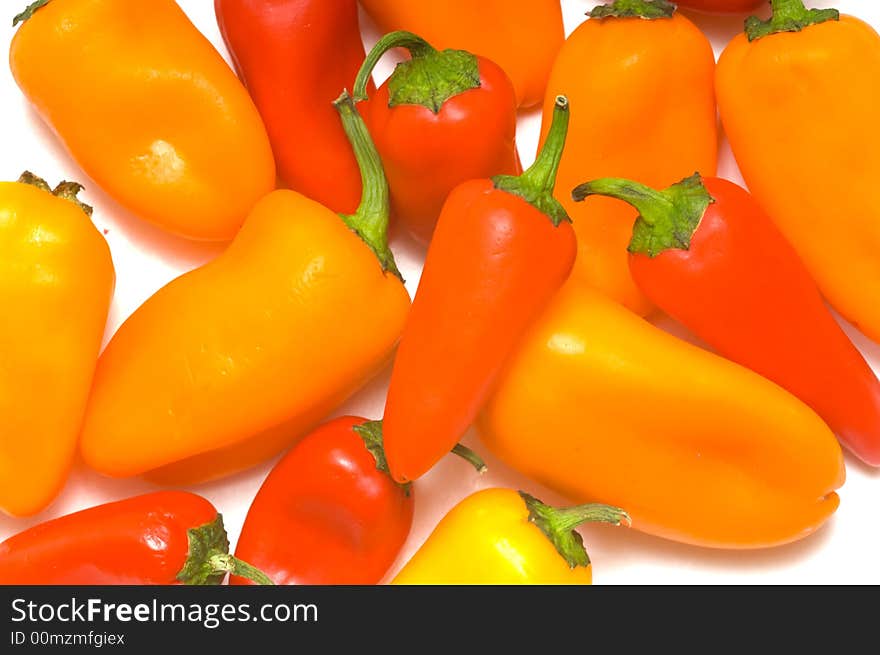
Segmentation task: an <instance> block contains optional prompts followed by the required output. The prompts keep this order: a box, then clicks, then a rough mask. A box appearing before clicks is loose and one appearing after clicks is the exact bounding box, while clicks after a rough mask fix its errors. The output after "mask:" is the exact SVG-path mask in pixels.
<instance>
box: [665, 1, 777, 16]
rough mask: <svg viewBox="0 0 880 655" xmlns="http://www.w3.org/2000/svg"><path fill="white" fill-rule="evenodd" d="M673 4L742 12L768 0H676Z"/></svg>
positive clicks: (720, 11)
mask: <svg viewBox="0 0 880 655" xmlns="http://www.w3.org/2000/svg"><path fill="white" fill-rule="evenodd" d="M675 4H677V5H680V6H682V7H690V8H691V9H699V10H700V11H711V12H719V13H724V14H729V13H743V12H746V11H751V10H752V9H757V8H758V7H760V6H762V5H766V4H768V0H676V1H675Z"/></svg>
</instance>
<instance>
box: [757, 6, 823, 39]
mask: <svg viewBox="0 0 880 655" xmlns="http://www.w3.org/2000/svg"><path fill="white" fill-rule="evenodd" d="M770 4H771V5H772V6H773V14H772V15H771V16H770V18H768V19H767V20H761V19H760V18H758V17H757V16H750V17H749V18H748V19H746V36H748V38H749V41H755V40H757V39H761V38H763V37H765V36H770V35H771V34H776V33H777V32H800V31H801V30H803V29H804V28H806V27H809V26H810V25H818V24H819V23H824V22H826V21H837V20H840V12H839V11H838V10H837V9H807V8H806V6H804V2H803V0H770Z"/></svg>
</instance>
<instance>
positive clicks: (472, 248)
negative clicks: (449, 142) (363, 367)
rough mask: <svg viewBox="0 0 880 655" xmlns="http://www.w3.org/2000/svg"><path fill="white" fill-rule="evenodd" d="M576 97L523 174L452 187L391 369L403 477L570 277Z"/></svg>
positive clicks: (465, 411)
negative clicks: (566, 162)
mask: <svg viewBox="0 0 880 655" xmlns="http://www.w3.org/2000/svg"><path fill="white" fill-rule="evenodd" d="M568 111H569V109H568V101H567V100H566V99H565V98H564V97H563V96H560V97H559V99H558V100H557V110H556V120H555V123H554V130H553V134H552V135H551V137H550V138H548V139H547V145H546V147H545V148H544V150H543V151H542V152H541V154H540V155H539V156H538V158H537V160H536V161H535V164H534V165H533V166H532V167H531V168H530V169H529V170H528V171H526V172H525V173H524V174H523V175H522V176H521V177H518V178H515V177H504V176H502V177H496V178H494V179H493V180H472V181H469V182H465V183H464V184H462V185H460V186H458V187H456V189H455V190H454V191H453V192H452V193H451V194H450V195H449V198H448V199H447V201H446V204H445V205H444V206H443V212H442V214H441V215H440V220H439V221H438V222H437V231H436V232H435V234H434V239H433V241H432V242H431V246H430V247H429V249H428V255H427V258H426V260H425V266H424V270H423V271H422V277H421V280H420V281H419V288H418V290H417V292H416V297H415V300H414V302H413V308H412V312H411V313H410V315H409V317H408V319H407V322H406V327H405V328H404V333H403V337H402V339H401V344H400V348H399V350H398V353H397V356H396V358H395V361H394V368H393V369H392V372H391V382H390V386H389V389H388V398H387V401H386V404H385V418H384V425H385V452H386V455H387V458H388V466H389V468H390V470H391V475H392V477H394V479H395V480H397V481H398V482H407V481H409V480H415V479H416V478H418V477H419V476H421V475H423V474H424V473H425V472H427V471H428V470H429V469H430V468H431V467H432V466H433V465H434V464H435V463H436V462H437V460H439V459H440V458H441V457H442V456H443V455H444V454H445V453H446V452H448V451H449V449H450V448H451V447H452V446H453V445H454V444H455V443H456V442H457V441H458V440H459V439H460V438H461V435H462V434H464V432H465V431H466V430H467V429H468V427H469V426H470V425H471V423H472V422H473V420H474V418H475V417H476V415H477V413H478V412H479V410H480V407H481V406H482V404H483V402H484V401H485V400H486V398H487V397H488V395H489V393H490V391H491V388H492V384H493V382H494V380H495V378H496V377H497V376H498V373H499V372H500V370H501V367H502V366H503V365H504V361H505V360H506V358H507V357H508V355H509V354H510V353H511V351H512V350H513V348H514V346H515V345H516V343H517V341H518V340H519V338H520V337H521V336H522V334H523V333H524V332H525V331H526V329H527V328H528V326H529V324H530V323H531V322H532V320H534V319H535V318H536V317H537V316H538V315H539V314H540V312H541V310H542V309H543V308H544V306H545V305H546V304H547V303H548V302H549V301H550V298H551V297H552V296H553V294H554V293H555V291H556V290H557V289H558V288H559V287H560V286H562V283H563V282H564V281H565V279H566V277H567V276H568V274H569V272H570V271H571V267H572V264H573V263H574V258H575V253H576V249H577V246H576V244H575V238H574V231H573V230H572V228H571V225H570V224H569V222H568V217H567V216H566V215H565V212H564V211H563V210H562V208H561V207H560V206H559V204H558V203H557V202H556V201H555V200H553V197H552V195H551V194H552V192H553V183H554V179H555V176H556V166H557V165H558V163H559V157H560V154H561V152H562V149H563V146H564V144H565V135H566V129H567V124H568Z"/></svg>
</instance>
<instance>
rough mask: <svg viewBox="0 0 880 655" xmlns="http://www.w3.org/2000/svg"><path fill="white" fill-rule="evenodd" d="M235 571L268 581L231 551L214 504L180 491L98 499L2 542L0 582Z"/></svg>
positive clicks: (156, 580) (193, 578)
mask: <svg viewBox="0 0 880 655" xmlns="http://www.w3.org/2000/svg"><path fill="white" fill-rule="evenodd" d="M233 571H234V572H235V573H236V574H238V575H247V576H249V577H250V578H252V579H253V580H254V581H255V582H258V583H260V584H272V582H271V581H270V580H269V579H268V578H266V576H265V575H263V574H262V573H261V572H260V571H258V570H256V569H255V568H253V567H252V566H250V565H249V564H246V563H244V562H241V561H240V560H237V559H235V558H234V557H233V556H232V555H229V540H228V539H227V538H226V530H225V529H224V527H223V519H222V517H221V516H220V515H219V514H218V513H217V510H216V509H214V506H213V505H211V503H209V502H208V501H207V500H205V499H204V498H202V497H201V496H197V495H195V494H191V493H186V492H182V491H160V492H156V493H150V494H144V495H142V496H135V497H133V498H128V499H126V500H120V501H117V502H114V503H107V504H105V505H98V506H97V507H92V508H90V509H85V510H82V511H80V512H75V513H73V514H68V515H67V516H62V517H60V518H57V519H53V520H51V521H46V522H45V523H41V524H39V525H35V526H34V527H32V528H29V529H27V530H25V531H24V532H20V533H19V534H17V535H15V536H12V537H10V538H9V539H7V540H6V541H4V542H3V543H0V584H2V585H117V584H127V585H146V584H163V585H165V584H220V583H221V582H222V581H223V578H224V577H225V576H226V574H227V573H230V572H233Z"/></svg>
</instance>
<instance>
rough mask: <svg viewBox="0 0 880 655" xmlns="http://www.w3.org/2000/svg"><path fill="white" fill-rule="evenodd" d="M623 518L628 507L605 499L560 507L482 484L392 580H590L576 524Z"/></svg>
mask: <svg viewBox="0 0 880 655" xmlns="http://www.w3.org/2000/svg"><path fill="white" fill-rule="evenodd" d="M628 521H629V517H628V516H627V514H626V512H624V511H623V510H621V509H619V508H616V507H609V506H607V505H595V504H591V505H583V506H580V507H568V508H562V509H557V508H553V507H549V506H547V505H545V504H544V503H542V502H541V501H539V500H538V499H536V498H534V497H532V496H529V495H528V494H526V493H524V492H519V493H517V492H516V491H513V490H512V489H483V490H482V491H478V492H476V493H475V494H472V495H470V496H468V497H467V498H465V499H464V500H462V501H461V502H460V503H459V504H458V505H456V506H455V507H453V508H452V510H451V511H450V512H449V513H448V514H447V515H446V516H445V517H443V519H442V520H441V521H440V523H439V524H438V525H437V527H436V528H435V529H434V532H432V533H431V535H430V536H429V537H428V539H427V541H426V542H425V543H424V544H423V545H422V547H421V548H419V550H418V551H417V552H416V554H415V555H413V557H412V559H411V560H410V561H409V562H408V563H407V564H406V566H404V567H403V568H402V569H401V570H400V572H399V573H398V574H397V576H396V577H395V578H394V580H393V581H392V584H403V585H425V584H429V585H440V584H456V585H487V584H496V585H511V584H544V585H559V584H566V585H568V584H581V585H588V584H592V582H593V571H592V567H591V563H590V558H589V556H588V555H587V551H586V550H585V549H584V546H583V540H582V538H581V536H580V535H579V534H578V533H577V532H575V531H574V530H575V528H576V527H577V526H579V525H581V524H583V523H586V522H602V523H610V524H612V525H621V524H627V523H628Z"/></svg>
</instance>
